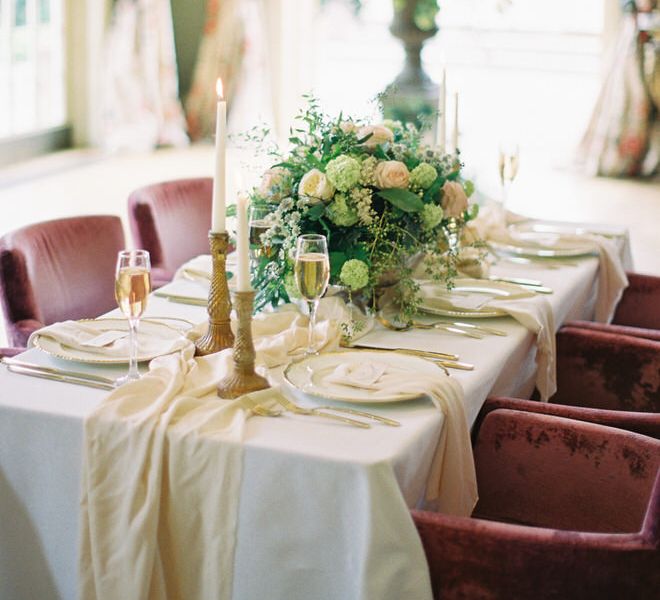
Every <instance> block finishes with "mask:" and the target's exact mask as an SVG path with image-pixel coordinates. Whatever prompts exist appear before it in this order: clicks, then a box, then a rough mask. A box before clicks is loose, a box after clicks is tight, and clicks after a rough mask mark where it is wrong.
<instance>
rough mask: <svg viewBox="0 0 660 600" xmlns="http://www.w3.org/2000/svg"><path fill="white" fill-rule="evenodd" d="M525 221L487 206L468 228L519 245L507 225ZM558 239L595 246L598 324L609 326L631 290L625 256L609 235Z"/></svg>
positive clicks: (486, 237) (562, 235)
mask: <svg viewBox="0 0 660 600" xmlns="http://www.w3.org/2000/svg"><path fill="white" fill-rule="evenodd" d="M521 220H524V217H521V216H520V215H517V214H515V213H512V212H509V211H503V210H502V209H501V208H500V207H497V206H487V207H485V208H483V209H482V210H481V211H480V212H479V216H478V217H477V218H476V219H475V220H474V221H471V222H470V223H469V224H468V225H469V227H470V228H471V229H472V231H473V232H474V234H476V235H478V236H479V237H480V238H481V239H484V240H494V241H498V242H502V243H514V244H516V243H518V242H517V240H516V239H515V237H514V236H512V235H511V233H510V232H509V230H508V229H507V225H509V224H510V223H515V222H518V221H521ZM557 238H558V243H561V244H566V243H580V244H583V243H585V242H587V243H591V244H593V245H594V247H595V249H597V250H598V256H599V273H598V296H597V298H596V307H595V315H594V318H595V320H596V321H600V322H603V323H609V322H610V321H611V320H612V317H613V316H614V311H615V310H616V305H617V304H618V302H619V300H620V299H621V295H622V294H623V290H625V288H626V287H628V278H627V277H626V273H625V270H624V267H623V262H622V257H621V253H620V251H619V248H618V247H617V245H616V243H615V242H614V241H613V240H612V239H609V238H607V237H605V236H602V235H596V234H592V233H585V234H580V235H575V234H561V235H558V236H557ZM624 250H625V247H624Z"/></svg>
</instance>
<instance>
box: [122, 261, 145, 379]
mask: <svg viewBox="0 0 660 600" xmlns="http://www.w3.org/2000/svg"><path fill="white" fill-rule="evenodd" d="M150 270H151V265H150V260H149V252H147V251H146V250H122V251H121V252H119V254H118V256H117V270H116V273H115V299H116V300H117V304H118V306H119V308H120V310H121V312H123V313H124V315H125V316H126V318H127V319H128V326H129V347H130V351H129V362H128V373H127V374H126V375H124V376H123V377H120V378H119V379H117V382H116V385H118V386H119V385H122V384H124V383H126V382H128V381H135V380H136V379H139V378H140V373H139V372H138V368H137V354H138V339H137V334H138V325H139V322H140V317H141V316H142V313H143V312H144V310H145V308H146V307H147V300H148V298H149V293H150V292H151V276H150Z"/></svg>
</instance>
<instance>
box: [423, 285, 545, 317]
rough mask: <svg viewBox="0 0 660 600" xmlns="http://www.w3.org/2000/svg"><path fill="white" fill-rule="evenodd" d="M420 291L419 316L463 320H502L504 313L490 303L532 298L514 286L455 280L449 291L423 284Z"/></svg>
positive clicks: (532, 293)
mask: <svg viewBox="0 0 660 600" xmlns="http://www.w3.org/2000/svg"><path fill="white" fill-rule="evenodd" d="M421 288H422V293H423V299H422V302H421V304H420V310H421V311H422V312H425V313H428V314H431V315H439V316H442V317H455V318H462V319H469V318H475V317H476V318H482V319H485V318H489V317H501V316H503V315H506V314H507V313H506V311H504V310H502V309H501V308H497V307H496V306H490V305H489V302H490V301H491V300H518V299H520V298H532V297H534V295H535V294H534V292H532V291H530V290H527V289H525V288H523V287H520V286H519V285H515V284H513V283H505V282H501V281H488V280H484V279H456V280H455V281H454V287H453V288H452V289H451V290H449V291H448V290H447V288H446V287H445V286H444V285H443V284H441V283H422V284H421Z"/></svg>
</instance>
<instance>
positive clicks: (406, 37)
mask: <svg viewBox="0 0 660 600" xmlns="http://www.w3.org/2000/svg"><path fill="white" fill-rule="evenodd" d="M393 3H394V19H393V20H392V24H391V25H390V32H391V33H392V35H394V36H395V37H397V38H398V39H400V40H401V43H402V44H403V48H404V50H405V53H406V56H405V61H404V64H403V69H402V70H401V72H400V73H399V74H398V75H397V76H396V78H395V79H394V81H393V82H392V83H390V84H389V85H388V86H387V88H386V89H385V94H384V97H383V114H384V117H385V118H386V119H395V120H400V121H402V122H412V123H415V124H416V125H418V126H419V125H421V124H422V121H423V120H424V118H430V119H432V122H434V121H435V119H434V118H433V117H434V115H435V111H436V110H437V107H438V96H439V87H438V85H437V84H435V83H434V82H433V81H432V80H431V78H430V77H429V76H428V75H427V74H426V73H425V72H424V69H423V68H422V56H421V53H422V48H423V46H424V43H425V42H426V41H427V40H428V39H430V38H432V37H433V36H434V35H435V34H436V33H437V32H438V28H437V26H436V25H435V15H436V13H437V11H438V8H437V3H436V2H434V1H433V0H393Z"/></svg>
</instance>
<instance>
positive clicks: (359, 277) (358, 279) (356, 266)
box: [339, 258, 369, 291]
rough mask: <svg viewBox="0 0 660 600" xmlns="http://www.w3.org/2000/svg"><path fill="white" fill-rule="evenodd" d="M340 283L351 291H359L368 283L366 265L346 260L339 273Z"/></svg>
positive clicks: (357, 261) (354, 259)
mask: <svg viewBox="0 0 660 600" xmlns="http://www.w3.org/2000/svg"><path fill="white" fill-rule="evenodd" d="M339 279H340V281H341V282H342V283H343V284H344V285H346V286H348V287H349V288H351V290H353V291H355V290H361V289H362V288H363V287H366V285H367V284H368V283H369V267H368V266H367V263H365V262H363V261H361V260H358V259H357V258H352V259H351V260H347V261H346V262H345V263H344V264H343V266H342V268H341V272H340V273H339Z"/></svg>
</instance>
